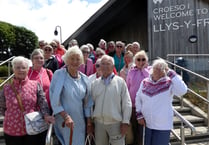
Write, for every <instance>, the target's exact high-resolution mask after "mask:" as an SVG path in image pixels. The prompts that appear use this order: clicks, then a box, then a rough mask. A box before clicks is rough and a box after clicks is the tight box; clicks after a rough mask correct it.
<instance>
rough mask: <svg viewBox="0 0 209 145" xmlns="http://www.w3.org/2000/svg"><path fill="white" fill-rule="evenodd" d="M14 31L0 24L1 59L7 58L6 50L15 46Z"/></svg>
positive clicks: (8, 25)
mask: <svg viewBox="0 0 209 145" xmlns="http://www.w3.org/2000/svg"><path fill="white" fill-rule="evenodd" d="M14 32H15V30H14V27H13V26H12V25H10V24H8V23H5V22H0V54H1V59H6V58H8V57H9V53H8V48H11V46H12V45H15V33H14Z"/></svg>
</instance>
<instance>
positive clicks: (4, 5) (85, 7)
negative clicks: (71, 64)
mask: <svg viewBox="0 0 209 145" xmlns="http://www.w3.org/2000/svg"><path fill="white" fill-rule="evenodd" d="M107 1H108V0H0V21H4V22H7V23H10V24H12V25H15V26H21V27H25V28H26V29H28V30H31V31H33V32H34V33H35V34H36V35H37V36H38V39H39V40H45V41H46V42H51V41H52V40H53V39H57V40H60V31H61V33H62V36H61V37H62V42H64V41H65V40H66V39H67V38H68V37H69V36H70V35H71V34H73V33H74V32H75V31H76V30H77V29H78V28H79V27H80V26H81V25H82V24H83V23H84V22H86V21H87V20H88V19H89V18H90V17H91V16H92V15H93V14H94V13H95V12H96V11H97V10H98V9H100V8H101V7H102V6H103V5H104V4H105V3H106V2H107ZM56 26H58V27H57V31H58V35H57V36H55V35H54V30H55V28H56ZM60 28H61V30H60Z"/></svg>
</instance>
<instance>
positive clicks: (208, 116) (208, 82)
mask: <svg viewBox="0 0 209 145" xmlns="http://www.w3.org/2000/svg"><path fill="white" fill-rule="evenodd" d="M167 56H174V57H175V56H209V54H168V55H167ZM158 58H160V57H158ZM161 59H162V58H161ZM165 61H166V62H167V63H168V64H171V65H173V66H175V67H178V68H180V69H181V74H183V73H182V70H184V71H186V72H189V73H190V74H192V75H194V76H196V77H198V78H201V79H203V80H205V81H207V92H208V93H207V99H205V98H204V97H203V96H201V95H200V94H197V93H196V92H194V91H193V90H191V89H189V88H188V91H189V92H191V93H192V94H194V95H195V96H196V97H198V98H199V99H201V100H203V101H204V102H206V103H207V105H208V112H207V125H208V128H209V101H208V100H209V79H208V78H206V77H204V76H202V75H200V74H197V73H195V72H193V71H191V70H188V69H186V68H183V67H181V66H179V65H176V64H174V63H172V62H170V61H168V60H165ZM182 100H183V97H182V98H181V104H182V105H183V101H182Z"/></svg>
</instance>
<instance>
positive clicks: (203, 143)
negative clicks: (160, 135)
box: [170, 97, 209, 145]
mask: <svg viewBox="0 0 209 145" xmlns="http://www.w3.org/2000/svg"><path fill="white" fill-rule="evenodd" d="M183 104H184V107H182V108H181V104H180V99H179V98H177V97H175V98H174V100H173V106H174V109H176V110H177V111H178V112H179V113H180V114H181V115H182V116H183V117H184V118H185V119H186V120H188V121H189V122H190V123H191V124H192V125H193V126H194V127H195V129H196V134H195V135H192V133H191V129H190V128H188V127H187V126H185V130H184V135H185V143H186V144H191V145H209V132H208V127H207V117H206V114H205V113H204V112H203V111H202V110H200V109H199V108H197V107H196V106H194V105H192V104H191V103H190V102H189V101H188V100H186V99H184V101H183ZM180 127H181V121H180V119H179V118H177V117H176V116H174V132H176V133H177V134H178V135H179V136H180ZM170 144H171V145H181V142H180V141H179V140H178V139H177V138H176V137H175V136H174V135H173V134H171V136H170Z"/></svg>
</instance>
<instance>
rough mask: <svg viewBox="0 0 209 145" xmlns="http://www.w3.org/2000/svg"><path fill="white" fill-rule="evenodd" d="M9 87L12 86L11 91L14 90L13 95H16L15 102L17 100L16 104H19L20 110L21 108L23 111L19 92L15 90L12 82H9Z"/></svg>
mask: <svg viewBox="0 0 209 145" xmlns="http://www.w3.org/2000/svg"><path fill="white" fill-rule="evenodd" d="M11 87H12V90H13V92H14V93H15V95H16V98H17V102H18V105H19V108H20V110H21V111H22V112H24V108H23V105H22V100H21V96H20V94H19V93H18V92H17V90H15V87H14V85H13V84H11Z"/></svg>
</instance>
